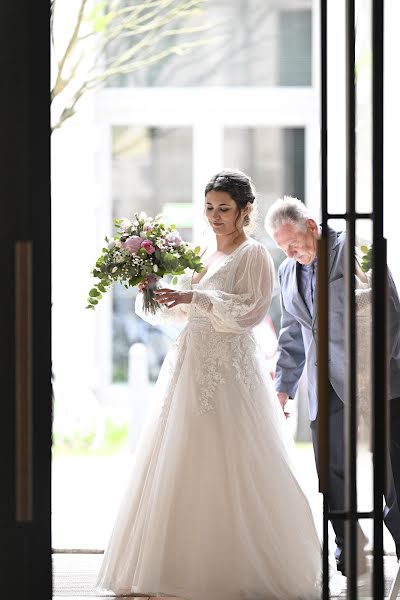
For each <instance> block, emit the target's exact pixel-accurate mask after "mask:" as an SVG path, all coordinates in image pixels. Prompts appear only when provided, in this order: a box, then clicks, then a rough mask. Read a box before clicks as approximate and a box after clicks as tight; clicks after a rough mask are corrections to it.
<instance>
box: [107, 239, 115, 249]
mask: <svg viewBox="0 0 400 600" xmlns="http://www.w3.org/2000/svg"><path fill="white" fill-rule="evenodd" d="M115 245H116V244H115V240H114V238H110V239H109V240H108V248H109V249H110V250H111V248H115Z"/></svg>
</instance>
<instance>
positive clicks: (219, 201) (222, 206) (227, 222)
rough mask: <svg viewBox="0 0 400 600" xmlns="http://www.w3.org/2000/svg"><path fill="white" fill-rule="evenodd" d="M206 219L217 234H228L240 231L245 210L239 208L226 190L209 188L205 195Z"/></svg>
mask: <svg viewBox="0 0 400 600" xmlns="http://www.w3.org/2000/svg"><path fill="white" fill-rule="evenodd" d="M205 212H206V217H207V221H208V222H209V224H210V225H211V227H212V229H213V231H214V233H216V234H217V235H229V234H232V233H234V232H235V231H242V229H243V221H244V218H245V216H246V214H247V210H246V209H243V210H242V211H240V210H239V208H238V206H237V204H236V202H235V201H234V200H232V198H231V197H230V195H229V194H228V193H227V192H220V191H216V190H211V191H210V192H208V194H207V195H206V207H205Z"/></svg>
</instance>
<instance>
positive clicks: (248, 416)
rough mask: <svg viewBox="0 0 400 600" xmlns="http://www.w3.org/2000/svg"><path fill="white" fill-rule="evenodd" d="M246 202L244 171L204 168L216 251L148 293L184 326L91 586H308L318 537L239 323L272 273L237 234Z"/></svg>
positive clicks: (231, 590) (267, 381) (197, 589)
mask: <svg viewBox="0 0 400 600" xmlns="http://www.w3.org/2000/svg"><path fill="white" fill-rule="evenodd" d="M254 199H255V196H254V188H253V186H252V183H251V181H250V179H249V178H248V177H247V176H246V175H245V174H243V173H241V172H240V171H234V170H224V171H222V172H221V173H219V174H217V175H215V176H214V177H213V178H212V179H211V181H210V182H209V183H208V185H207V186H206V189H205V212H206V216H207V219H208V222H209V224H210V226H211V227H212V229H213V231H214V233H215V236H216V251H213V252H212V253H211V252H210V253H209V254H208V255H207V253H206V254H205V255H204V260H203V263H204V270H203V271H202V272H201V273H195V274H194V275H193V276H184V277H183V278H182V281H181V289H179V290H173V289H166V288H164V289H162V290H160V291H159V292H158V302H160V303H161V304H162V305H163V310H162V311H159V313H160V314H161V315H162V318H165V319H187V325H186V327H185V328H184V329H183V330H182V332H181V334H180V335H179V337H178V339H177V341H176V343H175V344H174V346H173V348H172V349H171V350H170V352H169V354H168V356H167V358H166V360H165V361H164V364H163V367H162V369H161V372H160V376H159V379H158V382H157V386H158V397H159V405H158V407H157V409H156V412H155V414H154V416H153V418H152V419H150V423H149V424H148V426H147V428H146V430H145V432H144V433H143V434H142V438H141V443H140V446H139V450H138V452H137V454H136V459H135V465H134V469H133V472H132V476H131V479H130V481H129V482H128V485H127V489H126V491H125V494H124V496H123V499H122V502H121V506H120V509H119V512H118V515H117V519H116V522H115V525H114V528H113V531H112V534H111V539H110V540H109V543H108V546H107V549H106V552H105V555H104V559H103V563H102V566H101V569H100V572H99V575H98V579H97V584H96V586H97V588H100V589H104V590H110V591H112V592H114V593H115V594H134V593H140V594H149V595H153V594H154V595H167V596H176V597H179V598H185V599H190V600H200V599H201V600H278V599H279V600H282V599H283V598H285V600H295V599H296V600H300V599H301V600H312V599H314V598H315V599H316V598H318V597H319V595H320V594H319V590H320V587H319V586H320V569H321V544H320V540H319V537H318V534H317V531H316V527H315V524H314V520H313V515H312V513H311V509H310V506H309V504H308V501H307V499H306V496H305V494H304V492H303V491H302V488H301V486H300V485H299V483H298V479H297V477H296V472H295V467H294V461H293V452H294V443H293V440H292V438H291V436H290V433H289V432H288V430H287V428H286V423H285V416H284V414H283V412H282V409H281V406H280V404H279V402H278V400H277V397H276V393H275V391H274V388H273V385H272V381H271V378H270V375H269V372H268V369H267V367H266V364H265V361H264V360H263V358H262V352H261V350H260V349H259V348H258V347H257V343H256V340H255V335H254V333H253V328H254V327H255V326H256V325H257V324H259V323H260V322H261V321H262V320H263V319H264V317H265V316H266V314H267V311H268V309H269V305H270V300H271V294H272V288H273V279H274V269H273V263H272V259H271V257H270V255H269V254H268V251H267V250H266V249H265V248H264V246H262V245H261V244H259V243H258V242H256V241H255V240H253V239H252V238H250V237H248V236H247V235H246V229H245V228H246V226H247V225H248V224H249V222H250V213H251V210H252V205H253V203H254ZM139 304H140V302H138V301H137V305H136V311H137V312H139V313H140V309H139ZM141 316H142V314H141ZM143 318H144V316H143ZM145 318H146V319H147V320H149V319H150V320H151V321H152V322H154V319H155V318H158V317H157V316H156V317H154V316H151V317H148V316H146V317H145Z"/></svg>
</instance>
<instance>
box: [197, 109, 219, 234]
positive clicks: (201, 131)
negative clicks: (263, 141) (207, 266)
mask: <svg viewBox="0 0 400 600" xmlns="http://www.w3.org/2000/svg"><path fill="white" fill-rule="evenodd" d="M223 152H224V130H223V126H222V125H221V124H220V123H216V122H212V121H211V122H210V120H209V119H208V118H207V115H204V117H203V118H202V119H199V120H198V121H196V122H195V124H194V127H193V211H194V227H193V240H194V241H196V242H201V241H202V240H203V239H204V236H205V233H206V232H207V230H208V227H207V223H206V220H205V218H204V188H205V186H206V185H207V183H208V181H209V180H210V178H211V177H212V175H214V174H215V173H217V172H218V171H220V170H221V169H222V168H223V167H224V164H223Z"/></svg>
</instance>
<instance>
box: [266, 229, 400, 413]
mask: <svg viewBox="0 0 400 600" xmlns="http://www.w3.org/2000/svg"><path fill="white" fill-rule="evenodd" d="M344 243H345V233H344V232H336V231H334V230H333V229H330V228H328V253H329V254H328V270H329V272H328V282H329V283H328V285H329V343H328V351H329V380H330V382H331V384H332V387H333V389H334V390H335V392H336V394H337V395H338V396H339V398H340V399H341V400H342V401H344V380H345V347H344V310H345V309H344V297H345V286H344ZM297 269H298V263H297V262H296V261H294V260H292V259H289V258H287V259H286V260H285V261H283V263H282V264H281V266H280V267H279V271H278V276H279V283H280V288H281V309H282V317H281V330H280V333H279V339H278V361H277V366H276V374H275V388H276V390H277V391H279V392H285V393H287V394H288V395H289V397H290V398H294V396H295V393H296V390H297V386H298V382H299V379H300V376H301V374H302V372H303V369H304V366H306V369H307V383H308V403H309V415H310V420H312V421H313V420H314V419H315V418H316V416H317V413H318V395H317V368H316V366H317V327H316V317H317V315H316V310H314V315H313V317H311V315H310V313H309V311H308V309H307V307H306V305H305V303H304V300H303V299H302V297H301V295H300V293H299V289H298V284H297V281H298V278H297ZM388 292H389V294H388V296H389V327H390V335H389V340H390V348H389V356H390V365H389V372H390V397H391V398H397V397H399V396H400V302H399V297H398V295H397V291H396V286H395V284H394V282H393V279H392V276H391V274H390V273H389V274H388Z"/></svg>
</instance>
